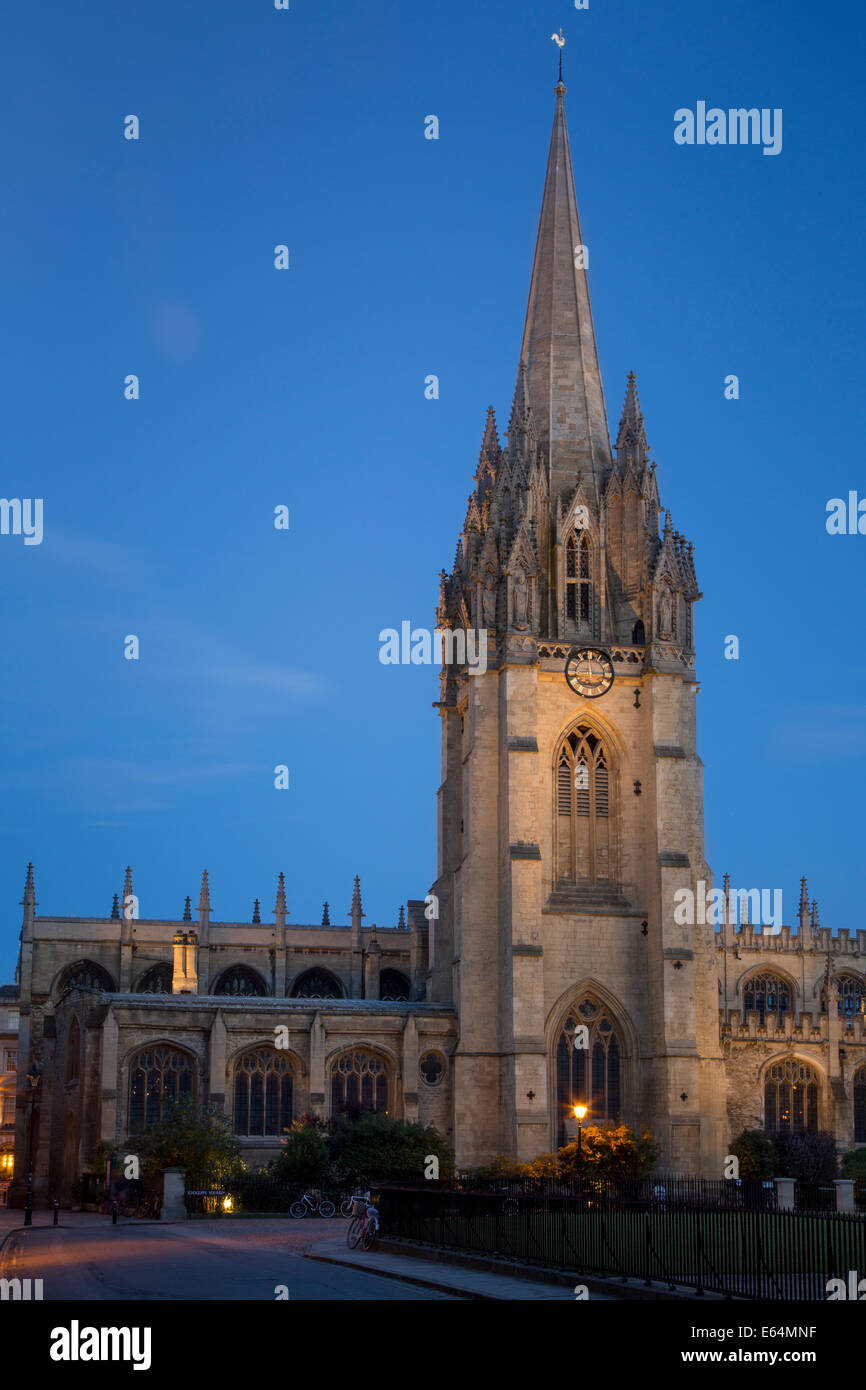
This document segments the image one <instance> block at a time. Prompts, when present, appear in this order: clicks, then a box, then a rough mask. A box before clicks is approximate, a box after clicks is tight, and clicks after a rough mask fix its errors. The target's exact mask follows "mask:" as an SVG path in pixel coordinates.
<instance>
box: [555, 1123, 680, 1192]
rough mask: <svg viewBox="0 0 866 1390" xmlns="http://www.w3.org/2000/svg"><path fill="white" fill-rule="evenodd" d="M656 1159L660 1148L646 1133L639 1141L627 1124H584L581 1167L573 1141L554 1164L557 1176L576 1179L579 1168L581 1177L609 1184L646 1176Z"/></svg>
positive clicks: (653, 1167) (647, 1132)
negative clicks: (612, 1180) (616, 1179)
mask: <svg viewBox="0 0 866 1390" xmlns="http://www.w3.org/2000/svg"><path fill="white" fill-rule="evenodd" d="M658 1156H659V1146H658V1144H657V1143H656V1141H655V1140H654V1139H653V1137H652V1135H651V1134H650V1133H649V1131H648V1130H644V1132H643V1134H642V1135H641V1137H640V1138H639V1139H638V1138H637V1136H636V1135H635V1134H634V1133H633V1132H632V1130H630V1129H629V1128H628V1126H627V1125H613V1124H609V1125H587V1127H586V1129H584V1131H583V1134H582V1137H581V1143H580V1164H579V1165H578V1148H577V1140H576V1139H573V1140H572V1142H571V1143H570V1144H566V1145H565V1147H564V1148H561V1149H560V1150H559V1153H558V1154H557V1161H558V1169H559V1176H560V1177H563V1178H570V1177H574V1176H576V1175H577V1172H578V1166H579V1168H580V1172H581V1173H582V1174H583V1176H584V1177H592V1178H597V1179H600V1180H601V1181H608V1180H610V1179H615V1178H645V1177H649V1175H650V1174H651V1173H652V1172H653V1171H654V1169H655V1166H656V1164H657V1162H658Z"/></svg>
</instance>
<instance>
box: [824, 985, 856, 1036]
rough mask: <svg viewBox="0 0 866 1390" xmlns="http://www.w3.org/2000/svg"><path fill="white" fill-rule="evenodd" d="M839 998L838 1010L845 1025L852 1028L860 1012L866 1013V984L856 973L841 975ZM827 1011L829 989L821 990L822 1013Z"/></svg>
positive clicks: (838, 986)
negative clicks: (865, 984)
mask: <svg viewBox="0 0 866 1390" xmlns="http://www.w3.org/2000/svg"><path fill="white" fill-rule="evenodd" d="M836 984H837V988H838V990H839V999H838V1002H837V1005H836V1010H837V1012H838V1014H839V1017H840V1018H841V1019H844V1021H845V1027H846V1028H850V1027H851V1025H852V1023H853V1022H854V1019H855V1018H856V1017H857V1015H858V1014H860V1015H862V1014H866V986H864V984H863V981H862V980H858V979H857V976H856V975H840V976H837V980H836ZM826 1012H827V991H826V989H822V990H821V1013H822V1014H825V1013H826Z"/></svg>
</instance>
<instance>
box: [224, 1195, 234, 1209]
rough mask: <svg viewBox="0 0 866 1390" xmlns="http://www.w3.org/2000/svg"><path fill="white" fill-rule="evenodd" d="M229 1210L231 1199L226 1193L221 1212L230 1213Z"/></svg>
mask: <svg viewBox="0 0 866 1390" xmlns="http://www.w3.org/2000/svg"><path fill="white" fill-rule="evenodd" d="M231 1209H232V1199H231V1197H230V1196H229V1195H228V1193H226V1195H225V1197H223V1211H231Z"/></svg>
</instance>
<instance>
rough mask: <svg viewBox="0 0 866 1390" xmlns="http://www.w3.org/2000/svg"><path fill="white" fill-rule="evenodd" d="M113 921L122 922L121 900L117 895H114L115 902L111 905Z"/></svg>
mask: <svg viewBox="0 0 866 1390" xmlns="http://www.w3.org/2000/svg"><path fill="white" fill-rule="evenodd" d="M111 920H112V922H118V921H120V899H119V898H118V896H117V894H116V893H115V895H114V901H113V902H112V904H111Z"/></svg>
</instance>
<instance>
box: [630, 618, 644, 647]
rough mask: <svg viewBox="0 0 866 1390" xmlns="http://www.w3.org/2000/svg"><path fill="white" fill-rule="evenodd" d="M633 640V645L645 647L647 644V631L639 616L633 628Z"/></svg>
mask: <svg viewBox="0 0 866 1390" xmlns="http://www.w3.org/2000/svg"><path fill="white" fill-rule="evenodd" d="M631 641H632V646H633V647H643V646H645V645H646V631H645V630H644V625H643V619H642V618H638V620H637V622H636V623H635V625H634V627H633V628H632V633H631Z"/></svg>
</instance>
